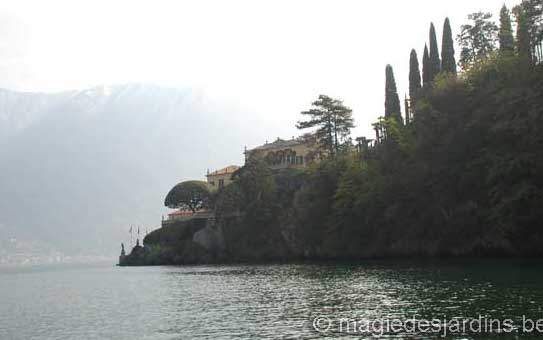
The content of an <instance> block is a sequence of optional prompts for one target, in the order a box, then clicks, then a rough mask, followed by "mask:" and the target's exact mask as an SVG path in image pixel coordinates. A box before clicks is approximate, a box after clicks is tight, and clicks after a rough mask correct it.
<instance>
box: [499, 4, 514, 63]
mask: <svg viewBox="0 0 543 340" xmlns="http://www.w3.org/2000/svg"><path fill="white" fill-rule="evenodd" d="M498 39H499V40H500V52H502V53H503V52H513V51H514V50H515V39H514V38H513V27H512V25H511V13H510V12H509V9H508V8H507V6H505V4H504V5H503V7H502V9H501V11H500V31H499V33H498Z"/></svg>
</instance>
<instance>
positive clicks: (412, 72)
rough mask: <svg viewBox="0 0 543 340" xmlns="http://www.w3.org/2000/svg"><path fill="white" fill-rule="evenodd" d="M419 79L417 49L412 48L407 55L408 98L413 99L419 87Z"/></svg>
mask: <svg viewBox="0 0 543 340" xmlns="http://www.w3.org/2000/svg"><path fill="white" fill-rule="evenodd" d="M420 80H421V79H420V68H419V59H418V57H417V51H415V49H412V50H411V55H410V56H409V98H411V100H414V98H415V96H416V95H417V93H418V92H419V90H420V89H421V84H420Z"/></svg>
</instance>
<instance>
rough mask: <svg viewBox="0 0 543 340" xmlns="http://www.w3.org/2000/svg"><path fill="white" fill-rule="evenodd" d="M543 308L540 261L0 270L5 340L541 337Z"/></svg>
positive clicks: (0, 307) (0, 310)
mask: <svg viewBox="0 0 543 340" xmlns="http://www.w3.org/2000/svg"><path fill="white" fill-rule="evenodd" d="M542 304H543V267H542V266H541V264H539V263H519V262H491V261H485V262H478V263H475V264H474V263H470V264H468V263H467V262H466V263H448V262H438V263H430V264H429V263H426V264H421V263H408V262H404V263H401V264H397V263H396V264H393V263H390V262H367V263H362V264H356V265H269V266H196V267H154V268H118V267H114V266H91V267H34V268H22V269H0V339H2V340H38V339H47V340H62V339H70V340H93V339H100V340H102V339H107V340H110V339H111V340H124V339H126V340H134V339H145V340H147V339H148V340H161V339H321V338H326V339H335V338H338V339H339V338H341V339H362V338H364V339H369V338H394V339H436V338H440V336H443V335H444V334H445V333H443V332H442V333H441V334H436V333H431V332H437V331H438V330H439V328H438V327H442V329H445V328H446V327H454V325H455V323H457V324H458V323H460V322H465V321H463V320H466V319H467V320H468V321H470V322H473V320H476V319H478V318H479V317H480V316H482V317H483V318H485V319H481V321H479V323H480V324H483V323H484V322H485V321H484V320H494V326H493V327H494V328H493V330H496V332H495V331H493V332H492V333H488V332H487V333H484V332H478V331H477V328H475V332H471V331H469V332H460V331H461V330H460V329H457V328H452V331H458V333H453V334H450V333H449V334H447V335H446V336H445V337H444V338H447V339H518V338H533V339H538V338H543V334H537V333H534V332H535V331H536V330H535V329H534V331H533V332H532V333H530V332H529V331H530V327H529V326H530V324H529V323H528V324H526V322H527V321H534V322H537V320H539V319H543V308H542ZM433 319H440V320H443V321H442V323H440V325H441V326H438V323H437V321H431V320H433ZM506 319H511V321H512V322H514V323H515V325H514V327H515V328H513V326H512V327H511V328H512V329H513V333H508V332H504V331H509V327H507V326H508V324H507V323H506V321H505V320H506ZM386 320H388V322H390V323H392V320H398V321H395V322H396V323H397V325H396V326H399V328H400V329H398V328H394V329H393V330H392V331H391V330H390V329H389V331H388V332H384V331H383V332H382V333H383V335H377V334H380V333H377V332H376V333H375V334H376V335H374V336H369V335H368V333H363V332H364V331H369V330H372V331H377V330H379V329H381V330H382V329H384V326H385V322H386ZM425 320H426V321H428V322H434V324H432V325H433V327H434V328H432V329H431V331H430V332H429V331H428V330H427V329H422V328H420V326H421V325H423V324H424V322H425ZM496 320H498V321H499V322H503V323H504V324H502V325H501V326H502V328H501V329H499V330H501V333H498V332H497V330H498V329H497V328H498V324H497V321H496ZM372 322H373V323H374V326H375V327H373V328H371V327H369V326H368V325H370V324H371V323H372ZM488 322H490V321H488ZM378 325H381V327H380V328H379V327H378ZM406 325H416V327H417V328H416V329H412V327H411V329H408V330H407V329H404V328H408V327H406ZM534 325H536V324H535V323H534ZM475 326H477V324H476V323H475ZM526 326H528V327H526ZM541 327H542V330H543V321H542V322H541ZM487 328H488V327H487ZM316 329H318V331H316ZM402 329H403V330H402ZM481 333H482V334H481Z"/></svg>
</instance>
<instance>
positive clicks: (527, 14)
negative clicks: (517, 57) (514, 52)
mask: <svg viewBox="0 0 543 340" xmlns="http://www.w3.org/2000/svg"><path fill="white" fill-rule="evenodd" d="M513 11H514V12H515V16H516V17H517V37H518V39H519V41H518V44H519V45H518V50H519V53H520V54H521V55H523V57H524V58H526V59H529V60H531V61H533V62H536V63H540V62H541V61H542V60H543V49H542V41H543V1H541V0H523V1H522V2H521V3H520V5H517V6H515V8H514V9H513ZM528 50H529V55H528Z"/></svg>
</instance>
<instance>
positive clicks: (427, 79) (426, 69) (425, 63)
mask: <svg viewBox="0 0 543 340" xmlns="http://www.w3.org/2000/svg"><path fill="white" fill-rule="evenodd" d="M431 82H432V77H431V75H430V55H429V54H428V46H427V45H424V55H423V56H422V83H423V85H424V86H426V85H428V84H430V83H431Z"/></svg>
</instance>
